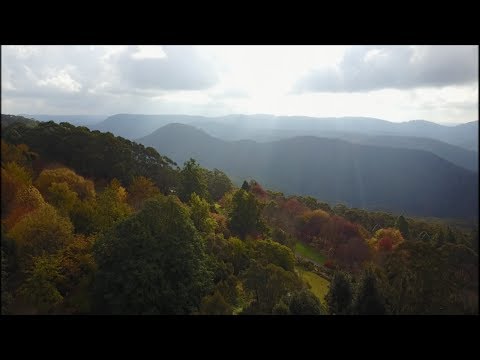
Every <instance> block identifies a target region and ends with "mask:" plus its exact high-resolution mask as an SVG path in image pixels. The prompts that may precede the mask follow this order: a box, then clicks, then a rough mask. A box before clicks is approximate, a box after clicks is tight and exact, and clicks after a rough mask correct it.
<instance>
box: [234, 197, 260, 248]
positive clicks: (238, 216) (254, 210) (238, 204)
mask: <svg viewBox="0 0 480 360" xmlns="http://www.w3.org/2000/svg"><path fill="white" fill-rule="evenodd" d="M260 212H261V208H260V205H259V203H258V202H257V200H256V199H255V196H253V195H252V194H250V193H248V192H246V191H245V190H242V189H240V190H238V191H237V192H236V193H235V195H234V196H233V200H232V210H231V212H230V221H229V227H230V230H231V231H232V233H233V234H235V235H238V236H239V237H240V238H242V239H245V237H246V236H247V235H258V234H260V233H262V232H263V231H264V229H265V225H264V223H263V221H262V220H261V217H260Z"/></svg>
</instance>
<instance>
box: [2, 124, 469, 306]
mask: <svg viewBox="0 0 480 360" xmlns="http://www.w3.org/2000/svg"><path fill="white" fill-rule="evenodd" d="M2 119H3V117H2ZM1 155H2V158H1V161H2V163H1V166H2V174H1V182H2V184H1V185H2V197H1V201H2V204H1V206H2V217H1V218H2V229H1V256H2V274H1V276H2V294H1V295H2V297H1V300H2V314H218V315H219V314H225V315H227V314H229V315H244V314H278V315H305V314H313V315H326V314H478V227H476V228H475V229H473V230H472V231H470V230H465V229H461V228H457V227H453V226H447V225H446V224H445V223H442V222H438V221H437V222H432V221H423V220H419V219H415V218H412V217H408V216H405V217H404V216H400V217H397V216H393V215H391V214H388V213H383V212H368V211H366V210H359V209H352V208H348V207H346V206H342V205H337V206H335V207H333V208H332V207H330V206H329V205H328V204H327V203H324V202H320V201H318V200H317V199H314V198H312V197H302V196H289V197H286V196H285V195H284V194H282V193H278V192H273V191H270V190H268V189H265V188H264V187H262V185H261V184H260V183H258V182H256V181H250V182H244V183H243V185H242V187H241V188H237V187H235V186H234V185H233V184H232V183H231V181H230V179H229V178H228V177H227V176H226V175H225V174H224V173H223V172H221V171H219V170H216V169H215V170H213V171H210V170H207V169H205V168H202V167H200V166H199V165H198V163H197V162H196V161H195V160H188V161H186V162H185V163H184V164H182V166H181V167H178V166H177V165H176V164H175V163H173V162H172V161H171V160H170V159H169V158H167V157H165V156H163V155H160V154H159V153H158V152H157V151H156V150H154V149H153V148H148V147H147V148H146V147H144V146H143V145H139V144H136V143H134V142H131V141H128V140H126V139H123V138H120V137H115V136H113V135H112V134H109V133H101V132H99V131H89V130H88V129H86V128H84V127H75V126H73V125H70V124H68V123H61V124H56V123H53V122H48V123H38V124H36V125H34V127H29V126H26V125H25V124H22V123H17V124H14V125H10V126H8V127H7V128H6V129H4V131H2V144H1Z"/></svg>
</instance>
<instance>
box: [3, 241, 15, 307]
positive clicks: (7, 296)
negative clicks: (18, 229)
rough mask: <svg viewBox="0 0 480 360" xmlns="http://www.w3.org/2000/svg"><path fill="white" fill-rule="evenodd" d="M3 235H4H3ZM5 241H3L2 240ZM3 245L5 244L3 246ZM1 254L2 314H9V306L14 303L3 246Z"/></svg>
mask: <svg viewBox="0 0 480 360" xmlns="http://www.w3.org/2000/svg"><path fill="white" fill-rule="evenodd" d="M2 235H3V234H2ZM2 241H3V239H2ZM2 245H3V244H2ZM1 254H2V263H1V266H2V268H1V270H2V278H1V281H2V287H1V301H2V310H1V312H2V314H8V312H9V306H10V304H11V303H12V300H13V298H12V294H11V293H10V291H8V285H9V283H8V280H9V279H8V278H9V276H8V275H9V274H8V271H7V267H8V260H7V256H6V255H5V253H4V251H3V246H2V248H1Z"/></svg>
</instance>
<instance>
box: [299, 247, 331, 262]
mask: <svg viewBox="0 0 480 360" xmlns="http://www.w3.org/2000/svg"><path fill="white" fill-rule="evenodd" d="M295 252H296V253H298V254H300V255H301V256H303V257H306V258H308V259H311V260H313V261H315V262H317V263H319V264H321V265H323V263H324V262H325V255H323V254H322V253H320V252H318V251H317V250H315V249H314V248H312V247H311V246H308V245H305V244H303V243H301V242H298V243H297V244H296V245H295Z"/></svg>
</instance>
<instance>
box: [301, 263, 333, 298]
mask: <svg viewBox="0 0 480 360" xmlns="http://www.w3.org/2000/svg"><path fill="white" fill-rule="evenodd" d="M299 273H300V275H301V276H302V278H303V279H304V280H305V281H306V282H307V283H308V284H309V285H310V286H311V289H310V291H311V292H312V293H313V294H314V295H315V296H316V297H317V298H318V299H319V300H320V302H321V303H322V305H323V306H327V303H326V301H325V295H327V293H328V289H329V288H330V282H329V281H328V280H326V279H324V278H323V277H321V276H318V275H317V274H315V273H313V272H311V271H305V270H303V269H299Z"/></svg>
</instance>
